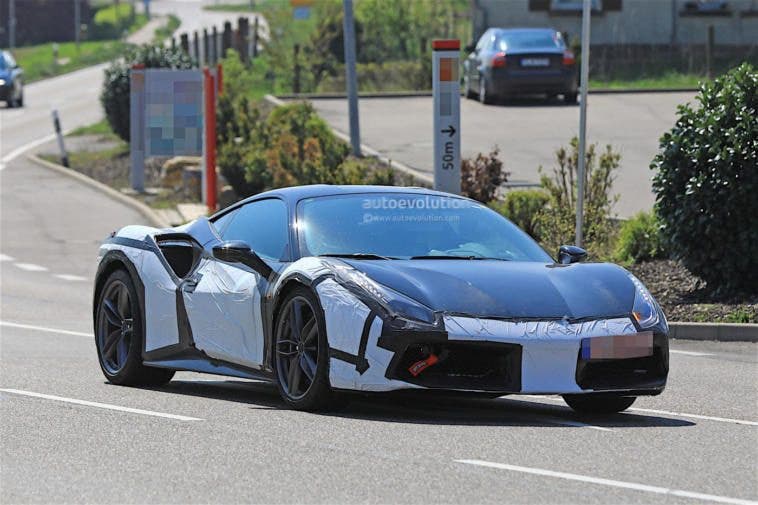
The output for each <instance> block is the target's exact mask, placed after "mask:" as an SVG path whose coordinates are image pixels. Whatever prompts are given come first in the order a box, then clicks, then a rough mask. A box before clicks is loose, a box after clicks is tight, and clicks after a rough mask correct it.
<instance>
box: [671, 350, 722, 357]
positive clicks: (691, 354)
mask: <svg viewBox="0 0 758 505" xmlns="http://www.w3.org/2000/svg"><path fill="white" fill-rule="evenodd" d="M669 352H670V353H671V354H684V355H685V356H714V354H711V353H709V352H695V351H678V350H676V349H669Z"/></svg>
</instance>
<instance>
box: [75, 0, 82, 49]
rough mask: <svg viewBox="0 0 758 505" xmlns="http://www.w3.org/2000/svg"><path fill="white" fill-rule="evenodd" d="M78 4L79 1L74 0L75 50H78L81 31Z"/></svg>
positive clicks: (80, 12) (79, 7)
mask: <svg viewBox="0 0 758 505" xmlns="http://www.w3.org/2000/svg"><path fill="white" fill-rule="evenodd" d="M79 2H80V0H74V40H75V41H76V48H77V49H79V33H80V32H81V30H82V11H81V5H80V4H79Z"/></svg>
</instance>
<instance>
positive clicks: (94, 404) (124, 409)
mask: <svg viewBox="0 0 758 505" xmlns="http://www.w3.org/2000/svg"><path fill="white" fill-rule="evenodd" d="M0 392H3V393H10V394H14V395H22V396H32V397H34V398H42V399H45V400H53V401H57V402H65V403H73V404H75V405H84V406H85V407H97V408H99V409H106V410H116V411H118V412H129V413H130V414H142V415H145V416H153V417H165V418H167V419H176V420H178V421H202V419H200V418H197V417H189V416H180V415H178V414H166V413H165V412H154V411H152V410H142V409H133V408H131V407H122V406H120V405H111V404H109V403H98V402H88V401H86V400H77V399H75V398H66V397H63V396H54V395H45V394H42V393H34V392H32V391H22V390H20V389H2V388H0Z"/></svg>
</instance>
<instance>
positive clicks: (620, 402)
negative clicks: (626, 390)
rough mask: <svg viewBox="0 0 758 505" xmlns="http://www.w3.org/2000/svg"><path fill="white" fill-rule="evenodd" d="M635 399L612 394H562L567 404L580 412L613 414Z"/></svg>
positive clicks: (626, 406)
mask: <svg viewBox="0 0 758 505" xmlns="http://www.w3.org/2000/svg"><path fill="white" fill-rule="evenodd" d="M636 399H637V397H635V396H619V395H614V394H586V395H563V400H564V401H565V402H566V403H567V404H568V406H569V407H571V408H572V409H574V410H575V411H576V412H579V413H581V414H615V413H617V412H621V411H623V410H626V409H628V408H629V407H631V406H632V404H633V403H634V401H635V400H636Z"/></svg>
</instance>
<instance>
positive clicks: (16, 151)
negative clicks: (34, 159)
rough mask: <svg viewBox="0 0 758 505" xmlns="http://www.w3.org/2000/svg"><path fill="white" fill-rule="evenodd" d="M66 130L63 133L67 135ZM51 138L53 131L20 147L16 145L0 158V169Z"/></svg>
mask: <svg viewBox="0 0 758 505" xmlns="http://www.w3.org/2000/svg"><path fill="white" fill-rule="evenodd" d="M67 134H68V131H66V132H64V135H67ZM51 140H55V133H51V134H50V135H45V136H44V137H42V138H38V139H37V140H33V141H31V142H29V143H28V144H24V145H22V146H20V147H17V148H16V149H14V150H13V151H11V152H9V153H8V154H6V155H5V156H3V157H2V159H0V170H2V169H3V168H5V165H6V164H8V163H10V162H11V161H13V160H14V159H16V158H17V157H19V156H21V155H22V154H24V153H25V152H26V151H28V150H29V149H32V148H33V147H37V146H40V145H42V144H44V143H45V142H50V141H51Z"/></svg>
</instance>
